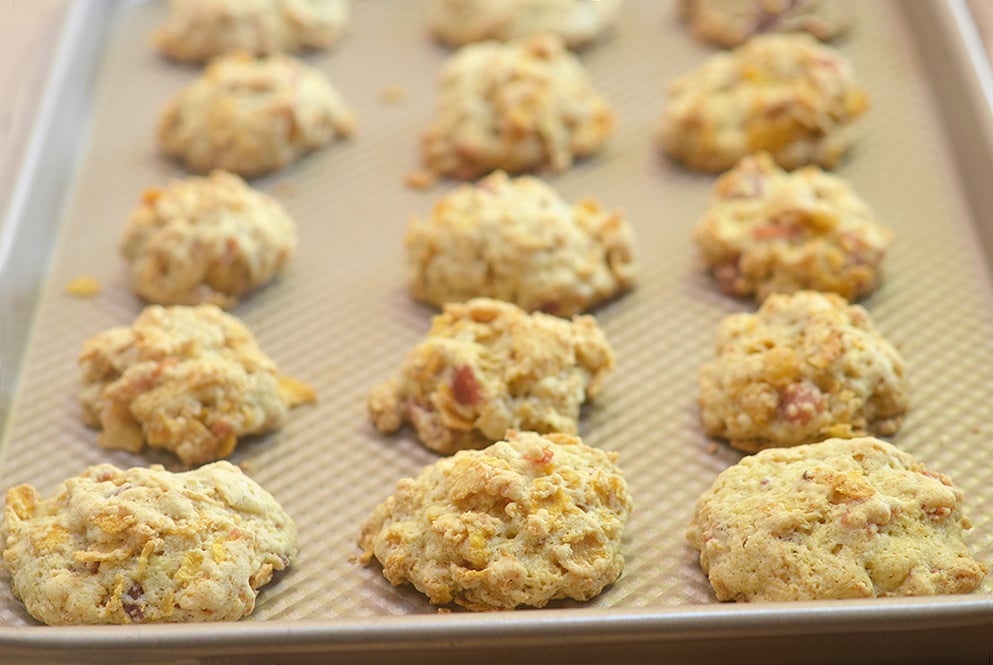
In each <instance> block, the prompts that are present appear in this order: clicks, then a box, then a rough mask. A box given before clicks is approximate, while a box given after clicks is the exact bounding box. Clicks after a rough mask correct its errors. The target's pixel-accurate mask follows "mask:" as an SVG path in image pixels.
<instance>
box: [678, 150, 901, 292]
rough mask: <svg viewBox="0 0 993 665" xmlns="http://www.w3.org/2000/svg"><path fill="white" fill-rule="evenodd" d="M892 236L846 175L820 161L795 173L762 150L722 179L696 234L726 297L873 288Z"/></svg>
mask: <svg viewBox="0 0 993 665" xmlns="http://www.w3.org/2000/svg"><path fill="white" fill-rule="evenodd" d="M892 236H893V233H892V232H891V231H890V230H889V229H888V228H886V227H885V226H883V225H882V224H881V223H880V222H879V221H878V220H877V219H876V216H875V215H874V214H873V212H872V210H871V209H870V208H869V206H868V205H867V204H866V203H865V201H863V200H862V198H861V197H859V196H858V194H856V193H855V192H854V190H852V188H851V186H850V185H849V184H848V183H847V182H846V181H845V180H843V179H841V178H839V177H838V176H835V175H832V174H830V173H825V172H824V171H822V170H821V169H820V168H818V167H816V166H808V167H805V168H802V169H799V170H797V171H793V172H792V173H790V172H787V171H784V170H782V169H781V168H779V167H778V166H776V163H775V162H774V161H773V160H772V157H770V156H769V154H768V153H758V154H756V155H750V156H748V157H745V158H744V159H742V160H741V161H740V162H738V164H737V166H735V167H734V168H733V169H731V170H730V171H728V172H727V173H725V174H724V175H722V176H721V177H720V178H718V180H717V183H716V184H715V185H714V191H713V195H712V196H711V203H710V207H709V208H708V209H707V212H706V214H705V215H704V217H703V218H702V219H701V220H700V222H699V223H698V224H697V226H696V229H695V231H694V234H693V239H694V240H695V241H696V244H697V247H698V248H699V249H700V253H701V255H702V256H703V260H704V262H706V264H707V265H708V266H710V268H711V270H712V271H713V273H714V277H715V279H716V280H717V284H718V286H719V287H720V289H721V291H723V292H724V293H727V294H729V295H734V296H753V295H754V296H755V298H756V299H757V300H760V301H761V300H764V299H765V298H766V297H767V296H768V295H769V294H770V293H792V292H794V291H798V290H801V289H813V290H816V291H830V292H834V293H837V294H839V295H841V296H844V297H845V298H847V299H848V300H855V299H857V298H860V297H862V296H864V295H866V294H868V293H869V292H871V291H872V290H873V289H874V288H875V286H876V284H877V282H878V281H879V268H880V264H881V263H882V261H883V258H884V257H885V255H886V250H887V248H888V247H889V244H890V240H891V238H892Z"/></svg>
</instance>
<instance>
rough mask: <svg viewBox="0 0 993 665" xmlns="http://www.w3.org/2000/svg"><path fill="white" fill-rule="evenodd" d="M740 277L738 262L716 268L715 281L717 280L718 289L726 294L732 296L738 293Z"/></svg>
mask: <svg viewBox="0 0 993 665" xmlns="http://www.w3.org/2000/svg"><path fill="white" fill-rule="evenodd" d="M740 276H741V273H740V272H739V271H738V264H737V262H735V263H725V264H724V265H720V266H714V279H715V280H717V287H718V288H719V289H720V290H721V291H723V292H724V293H729V294H732V295H733V294H737V293H738V278H739V277H740Z"/></svg>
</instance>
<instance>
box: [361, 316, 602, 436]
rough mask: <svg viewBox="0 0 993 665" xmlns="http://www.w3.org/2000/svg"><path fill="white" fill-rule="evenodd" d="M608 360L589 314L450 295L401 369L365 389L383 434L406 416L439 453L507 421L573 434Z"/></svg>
mask: <svg viewBox="0 0 993 665" xmlns="http://www.w3.org/2000/svg"><path fill="white" fill-rule="evenodd" d="M613 367H614V352H613V350H612V349H611V347H610V344H609V343H608V341H607V338H606V336H605V335H604V334H603V331H601V330H600V328H599V326H597V322H596V319H594V318H593V317H592V316H589V315H583V316H577V317H573V319H572V320H568V319H561V318H559V317H557V316H552V315H550V314H543V313H541V312H536V313H534V314H530V315H529V314H528V313H527V312H525V311H524V310H522V309H521V308H520V307H517V306H516V305H513V304H510V303H505V302H501V301H499V300H491V299H488V298H476V299H473V300H470V301H468V302H465V303H450V304H448V305H445V307H444V310H443V312H442V313H441V314H439V315H438V316H436V317H434V319H433V321H432V323H431V331H430V332H429V333H428V336H427V338H426V339H425V340H424V341H423V342H421V343H420V344H418V345H417V346H415V347H414V348H413V349H412V350H411V351H410V353H409V354H408V355H407V357H406V359H404V361H403V363H402V365H401V367H400V372H399V376H397V377H395V378H392V379H390V380H389V381H387V382H386V383H383V384H381V385H379V386H377V387H376V388H374V389H373V390H372V391H371V392H370V393H369V399H368V407H369V415H370V417H371V418H372V421H373V423H375V425H376V428H377V429H378V430H379V431H380V432H384V433H391V432H395V431H396V430H397V429H399V428H400V427H401V426H402V425H403V424H404V423H406V422H410V423H411V424H412V425H413V426H414V429H415V430H417V435H418V437H419V438H420V440H421V442H422V443H423V444H424V445H425V446H427V447H428V448H430V449H431V450H434V451H437V452H439V453H444V454H449V453H453V452H455V451H457V450H462V449H467V448H483V447H485V446H487V445H489V444H491V443H493V442H494V441H499V440H500V439H501V438H502V437H503V436H504V434H505V433H506V431H507V430H509V429H518V430H534V431H538V432H541V433H547V432H564V433H567V434H575V433H576V432H577V430H578V426H579V407H580V406H581V405H582V404H583V402H585V401H586V400H587V399H593V398H594V397H596V395H597V394H598V393H599V392H600V388H601V385H602V384H603V381H604V380H605V379H606V377H607V375H608V374H609V373H610V371H611V370H612V369H613Z"/></svg>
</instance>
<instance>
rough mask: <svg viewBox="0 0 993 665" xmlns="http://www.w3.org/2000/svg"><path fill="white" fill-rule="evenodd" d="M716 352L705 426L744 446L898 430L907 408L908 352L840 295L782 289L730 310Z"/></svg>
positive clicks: (704, 388)
mask: <svg viewBox="0 0 993 665" xmlns="http://www.w3.org/2000/svg"><path fill="white" fill-rule="evenodd" d="M716 353H717V358H716V359H715V360H714V361H712V362H710V363H707V364H706V365H704V366H703V367H702V368H701V369H700V411H701V417H702V419H703V425H704V428H705V429H706V431H707V434H709V435H711V436H719V437H722V438H725V439H728V440H729V442H730V444H731V445H732V446H734V447H735V448H740V449H741V450H746V451H749V452H754V451H756V450H761V449H762V448H769V447H775V446H795V445H798V444H802V443H812V442H815V441H821V440H823V439H827V438H830V437H846V438H848V437H855V436H860V435H864V434H867V433H872V434H881V435H889V434H893V433H895V432H896V431H897V430H898V429H899V428H900V424H901V423H902V421H903V416H904V414H905V413H906V411H907V408H908V402H909V400H908V398H907V381H906V379H905V378H904V366H903V358H902V357H901V356H900V354H899V353H898V352H897V350H896V349H895V348H894V347H893V345H891V344H890V343H889V342H888V341H886V339H884V338H883V336H882V335H880V334H879V332H878V331H877V330H876V329H875V327H874V326H873V324H872V320H871V319H870V318H869V314H868V313H867V312H866V311H865V310H864V309H863V308H862V307H860V306H858V305H849V304H848V303H847V302H845V300H844V299H843V298H841V297H840V296H837V295H835V294H833V293H830V294H825V293H817V292H814V291H798V292H796V293H794V294H792V295H784V294H773V295H771V296H769V297H768V298H767V299H766V301H765V302H764V303H762V307H761V308H760V309H759V311H758V312H757V313H756V314H734V315H731V316H728V317H725V318H724V320H723V321H721V323H720V326H719V327H718V330H717V344H716Z"/></svg>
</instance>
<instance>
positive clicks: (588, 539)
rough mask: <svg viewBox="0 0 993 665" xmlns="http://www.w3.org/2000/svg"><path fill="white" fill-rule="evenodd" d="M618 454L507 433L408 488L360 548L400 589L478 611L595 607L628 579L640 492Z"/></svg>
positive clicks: (368, 528) (384, 509)
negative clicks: (626, 540) (634, 493)
mask: <svg viewBox="0 0 993 665" xmlns="http://www.w3.org/2000/svg"><path fill="white" fill-rule="evenodd" d="M616 459H617V453H608V452H604V451H602V450H598V449H596V448H590V447H589V446H586V445H584V444H583V442H582V441H580V440H579V438H577V437H574V436H569V435H566V434H548V435H545V436H540V435H538V434H536V433H534V432H515V431H510V432H507V437H506V440H503V441H498V442H497V443H494V444H493V445H491V446H489V447H487V448H485V449H483V450H467V451H462V452H459V453H456V454H455V455H454V456H452V457H447V458H444V459H440V460H438V461H437V462H435V463H434V464H432V465H430V466H428V467H426V468H425V469H424V470H423V471H422V472H421V473H420V474H419V475H418V476H417V477H416V478H408V479H405V480H401V481H400V482H399V483H398V484H397V488H396V492H395V493H394V494H393V496H391V497H389V498H388V499H386V501H384V502H382V503H381V504H379V505H378V506H377V507H376V509H375V510H374V511H373V513H372V515H371V516H370V517H369V518H368V519H367V520H366V521H365V523H364V524H363V526H362V534H361V536H360V538H359V545H360V546H361V547H362V549H363V551H364V554H363V559H364V560H365V561H368V560H370V559H372V558H373V557H375V558H376V559H377V560H378V561H379V562H380V563H381V564H382V566H383V575H385V576H386V579H388V580H389V581H390V583H392V584H393V585H400V584H412V585H413V586H414V587H415V588H416V589H417V590H418V591H421V592H422V593H424V594H425V595H427V597H428V599H429V600H430V601H431V602H432V603H435V604H438V605H443V604H446V603H453V602H454V603H456V604H458V605H460V606H462V607H465V608H467V609H470V610H475V611H485V610H509V609H513V608H515V607H517V606H519V605H527V606H532V607H543V606H544V605H546V604H547V603H548V602H549V601H550V600H554V599H558V598H572V599H575V600H584V601H585V600H589V599H590V598H593V597H594V596H596V595H597V594H599V593H600V592H601V591H602V590H603V588H604V587H606V586H607V585H608V584H611V583H612V582H614V581H615V580H617V578H618V577H620V575H621V571H622V570H623V568H624V556H623V554H622V553H621V538H622V535H623V532H624V526H625V524H626V523H627V519H628V515H629V514H630V512H631V496H630V494H629V492H628V487H627V482H626V481H625V479H624V475H623V473H622V472H621V470H620V469H619V468H618V467H617V465H616V464H615V462H616Z"/></svg>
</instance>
